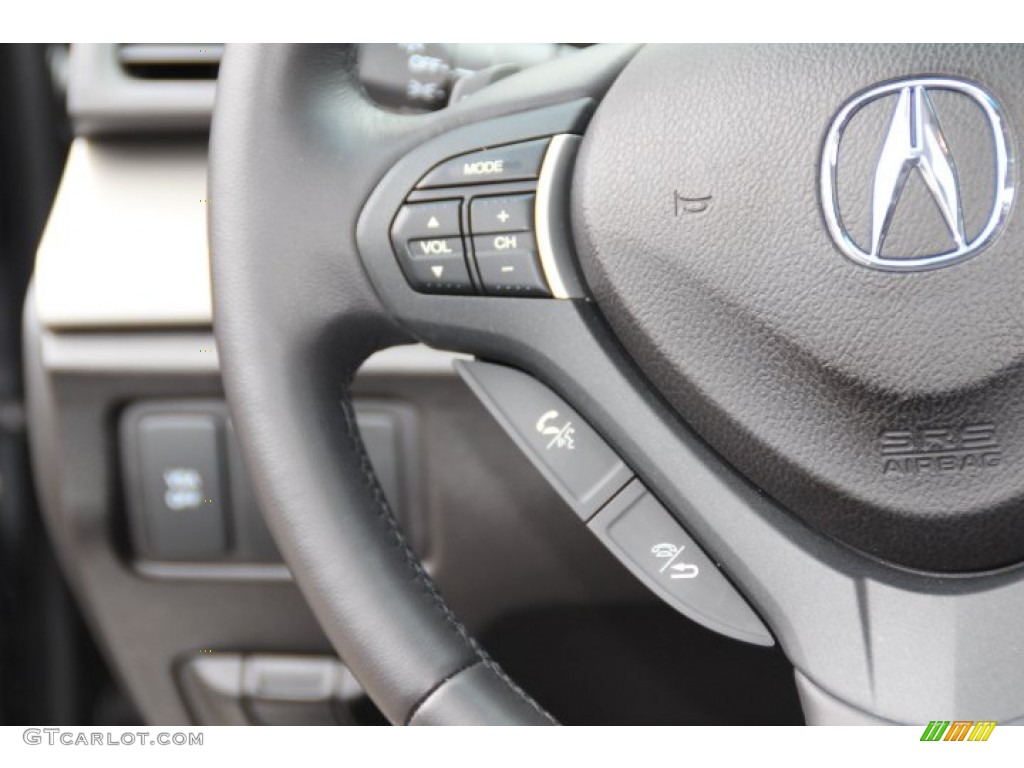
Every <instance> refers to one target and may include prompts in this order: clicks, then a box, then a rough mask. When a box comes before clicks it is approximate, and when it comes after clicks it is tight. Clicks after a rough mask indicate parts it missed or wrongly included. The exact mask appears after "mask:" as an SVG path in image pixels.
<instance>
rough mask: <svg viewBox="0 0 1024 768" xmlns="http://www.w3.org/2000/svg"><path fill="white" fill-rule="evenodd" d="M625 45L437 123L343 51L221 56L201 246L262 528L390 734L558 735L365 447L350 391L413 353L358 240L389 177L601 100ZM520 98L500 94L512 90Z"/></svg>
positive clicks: (526, 80) (244, 50)
mask: <svg viewBox="0 0 1024 768" xmlns="http://www.w3.org/2000/svg"><path fill="white" fill-rule="evenodd" d="M632 50H633V49H632V48H627V47H622V48H610V49H607V50H602V51H598V52H597V53H596V57H595V56H594V55H592V56H591V58H597V60H598V61H597V64H598V66H593V63H591V65H590V66H579V65H578V64H576V63H575V62H567V64H568V65H567V66H565V65H563V66H562V67H561V69H560V77H561V79H560V80H559V85H558V87H555V88H552V87H551V86H550V83H549V82H545V81H543V80H540V79H537V78H530V77H520V78H516V79H517V83H516V84H515V86H514V87H513V88H510V89H507V90H508V93H506V94H505V95H504V96H501V95H496V96H495V97H493V98H487V97H486V96H484V97H483V98H477V99H474V100H473V102H474V103H473V104H472V105H471V106H468V108H464V109H450V110H445V112H446V114H444V115H440V114H432V115H425V116H402V115H395V114H389V113H386V112H384V111H383V110H381V109H379V108H378V107H377V106H375V105H373V104H371V103H370V102H369V101H368V99H367V98H366V96H365V95H364V93H363V92H362V90H361V88H360V85H359V83H358V80H357V76H356V67H357V59H356V49H355V46H310V45H268V46H230V47H229V48H228V51H227V53H226V55H225V57H224V60H223V63H222V66H221V71H220V76H219V87H218V97H217V103H216V109H215V114H214V122H213V127H212V133H211V164H210V195H211V217H210V218H211V226H210V240H211V249H212V253H213V259H212V264H213V266H212V271H213V285H214V307H215V313H214V314H215V333H216V337H217V343H218V349H219V353H220V356H221V361H222V370H223V378H224V386H225V390H226V393H227V396H228V400H229V403H230V406H231V410H232V415H233V419H234V421H235V424H236V428H237V430H238V433H239V435H240V438H241V441H242V443H243V445H244V446H245V452H246V458H247V461H249V463H250V466H251V467H252V468H253V470H254V473H253V474H254V478H255V482H256V486H257V491H258V494H259V497H260V500H261V504H262V506H263V508H264V510H265V514H266V516H267V519H268V523H269V525H270V527H271V529H272V531H273V533H274V535H275V538H276V539H277V541H278V543H279V546H280V548H281V550H282V553H283V555H284V557H285V559H286V561H287V563H288V564H289V566H290V568H291V570H292V572H293V574H294V577H295V579H296V581H297V582H298V584H299V585H300V587H301V588H302V590H303V592H304V594H305V595H306V596H307V598H308V600H309V602H310V605H311V607H312V609H313V611H314V612H315V614H316V616H317V617H318V619H319V621H320V623H321V625H322V626H323V628H324V630H325V632H326V634H327V635H328V637H329V638H330V640H331V641H332V643H333V644H334V646H335V648H336V649H337V650H338V652H339V654H340V655H341V657H342V658H343V659H344V660H345V662H346V663H347V664H348V665H349V666H350V667H351V669H352V671H353V673H354V674H355V675H356V677H357V678H358V679H359V681H360V682H361V683H362V685H363V686H364V688H365V689H366V691H367V692H368V694H369V695H370V697H371V698H372V699H373V700H374V702H375V703H376V704H377V705H378V706H379V707H380V709H381V710H382V711H383V712H384V714H385V715H386V716H387V717H388V719H389V720H390V721H391V722H392V723H396V724H398V723H408V724H421V723H458V724H468V723H489V724H512V723H518V724H551V723H553V722H554V720H553V718H552V717H551V716H550V715H549V714H548V713H547V712H545V711H544V710H543V709H542V708H541V707H540V706H539V705H538V704H537V703H536V702H535V701H534V700H533V699H532V698H530V697H529V696H528V695H527V694H526V693H524V692H523V691H522V690H521V689H520V688H519V687H518V686H517V685H516V684H515V683H514V682H512V681H511V680H510V679H509V678H508V676H507V675H505V674H504V672H503V671H502V670H501V668H500V667H499V666H498V665H497V664H496V663H495V662H494V661H493V660H491V659H490V658H489V657H488V656H487V654H486V653H485V652H484V651H483V650H482V649H481V648H480V646H479V645H478V644H477V643H476V642H475V641H474V640H473V638H472V637H471V636H470V635H469V633H468V632H467V631H466V629H465V627H464V626H463V625H462V624H461V623H460V622H459V621H458V619H457V618H456V617H455V616H454V615H453V613H452V611H451V610H450V608H449V607H448V606H447V605H446V603H445V602H444V599H443V598H442V597H441V595H440V594H439V593H438V591H437V589H436V587H435V586H434V584H433V582H432V581H431V579H430V577H429V576H428V575H427V574H426V573H425V571H424V569H423V568H422V566H421V564H420V563H419V562H418V560H417V559H416V557H415V555H413V553H412V552H411V550H410V549H409V546H408V544H407V543H406V541H405V538H404V537H403V535H402V532H401V529H400V526H399V525H398V523H397V521H396V519H395V516H394V514H393V512H392V510H391V509H390V508H389V506H388V503H387V500H386V499H385V498H384V495H383V493H382V492H381V489H380V485H379V483H378V482H377V480H376V478H375V477H374V474H373V470H372V468H371V466H370V464H369V461H368V459H367V456H366V452H365V451H364V449H363V446H362V444H361V442H360V439H359V435H358V431H357V429H356V426H355V421H354V418H353V411H352V406H351V403H350V401H349V397H348V385H349V384H350V383H351V381H352V378H353V376H354V374H355V371H356V370H357V368H358V367H359V365H360V364H361V363H362V361H363V360H364V359H365V358H366V357H367V356H368V355H370V354H371V353H372V352H374V351H376V350H378V349H382V348H385V347H387V346H392V345H395V344H399V343H408V342H409V341H411V339H410V338H409V337H408V335H407V334H406V333H405V332H403V330H402V329H401V328H399V327H398V326H397V324H396V323H395V321H394V320H392V319H391V317H390V316H389V314H388V313H387V311H386V310H385V309H384V308H383V307H382V306H381V303H380V301H379V299H378V297H377V295H376V294H375V292H374V289H373V288H372V286H371V285H370V283H369V281H368V279H367V276H366V274H365V271H364V269H363V266H362V263H361V262H360V257H359V253H358V248H357V246H356V242H355V230H356V226H355V224H356V219H357V217H358V215H359V212H360V210H361V207H362V203H363V201H364V200H365V199H366V198H367V196H368V195H369V194H370V192H371V191H372V189H373V187H374V186H375V185H376V183H377V182H378V181H379V178H380V176H381V175H383V170H382V169H386V168H387V167H388V165H389V164H390V163H393V162H394V161H396V160H397V159H398V158H400V157H401V156H402V155H403V153H404V152H407V151H409V150H410V149H411V148H412V147H414V146H416V145H417V143H419V142H422V141H423V140H425V139H427V138H429V137H431V136H434V135H437V134H439V133H442V132H443V131H445V130H446V129H448V128H450V127H451V126H455V125H458V124H460V122H468V121H472V120H479V119H482V118H485V117H488V116H492V115H498V114H502V113H503V112H506V111H516V110H521V109H523V108H525V107H530V106H534V107H536V106H543V105H545V104H552V103H561V102H565V101H570V100H572V99H574V98H579V97H584V96H588V95H591V94H594V93H599V92H601V91H603V90H604V89H606V88H607V87H608V85H609V84H610V82H611V79H612V78H613V77H614V75H615V74H616V73H617V71H618V70H619V69H620V68H621V66H622V64H623V63H624V62H625V61H627V60H628V58H629V56H630V55H631V53H632ZM510 94H511V96H512V97H513V98H509V95H510Z"/></svg>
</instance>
